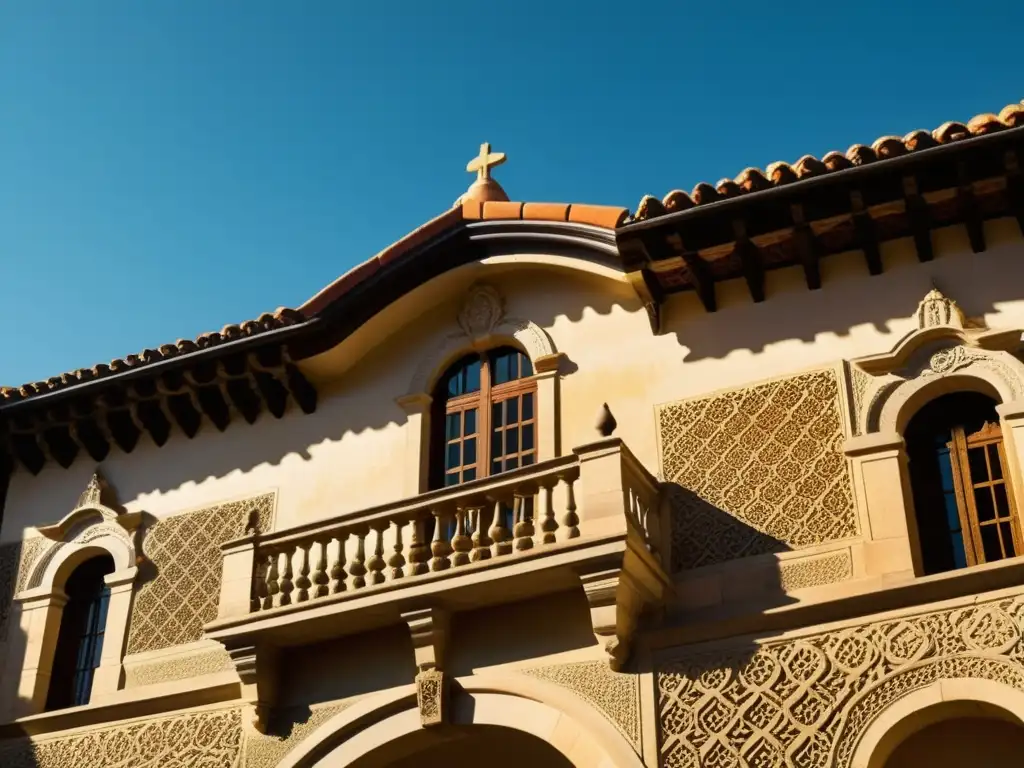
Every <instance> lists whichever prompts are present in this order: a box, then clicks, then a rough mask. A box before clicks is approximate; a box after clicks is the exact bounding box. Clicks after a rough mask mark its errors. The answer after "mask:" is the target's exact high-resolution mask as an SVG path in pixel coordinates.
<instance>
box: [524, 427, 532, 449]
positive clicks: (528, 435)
mask: <svg viewBox="0 0 1024 768" xmlns="http://www.w3.org/2000/svg"><path fill="white" fill-rule="evenodd" d="M523 450H524V451H532V450H533V424H524V425H523Z"/></svg>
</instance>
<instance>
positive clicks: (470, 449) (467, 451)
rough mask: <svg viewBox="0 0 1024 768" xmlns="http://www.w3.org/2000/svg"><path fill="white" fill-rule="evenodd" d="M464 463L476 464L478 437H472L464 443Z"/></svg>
mask: <svg viewBox="0 0 1024 768" xmlns="http://www.w3.org/2000/svg"><path fill="white" fill-rule="evenodd" d="M463 446H464V447H463V449H462V463H463V464H476V438H475V437H471V438H469V439H468V440H467V441H466V442H465V443H463Z"/></svg>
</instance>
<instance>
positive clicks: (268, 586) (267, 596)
mask: <svg viewBox="0 0 1024 768" xmlns="http://www.w3.org/2000/svg"><path fill="white" fill-rule="evenodd" d="M262 559H263V571H264V574H265V577H264V584H263V589H262V590H261V592H262V597H263V604H262V606H261V607H262V608H263V610H266V609H268V608H273V607H274V596H275V595H277V593H278V591H279V589H280V587H279V586H278V584H277V556H276V555H272V554H271V555H267V554H264V555H262Z"/></svg>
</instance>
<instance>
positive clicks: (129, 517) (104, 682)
mask: <svg viewBox="0 0 1024 768" xmlns="http://www.w3.org/2000/svg"><path fill="white" fill-rule="evenodd" d="M141 519H142V514H141V513H140V512H125V511H123V510H122V509H120V508H119V506H118V505H117V502H116V500H115V499H113V497H112V494H111V492H110V489H109V488H108V486H107V484H106V482H105V481H104V480H103V477H102V476H101V475H100V474H99V472H97V473H96V474H94V475H93V477H92V479H91V480H90V481H89V484H88V486H87V487H86V489H85V491H84V492H83V493H82V495H81V496H80V497H79V499H78V503H77V504H76V505H75V508H74V509H73V510H72V511H71V512H70V513H68V514H67V515H65V516H64V517H63V518H62V519H61V520H60V522H58V523H55V524H54V525H49V526H44V527H41V528H39V532H40V533H41V534H42V535H43V537H45V538H46V539H49V540H50V542H51V543H50V545H49V546H48V547H46V548H44V549H43V550H42V552H41V553H40V554H39V556H38V557H37V558H36V560H35V562H33V563H32V564H31V566H30V568H29V572H28V573H29V576H28V581H27V584H26V587H25V589H23V590H22V591H21V592H19V593H18V594H17V595H15V597H14V602H15V612H16V616H17V617H18V624H19V625H20V628H21V632H20V636H19V637H17V638H11V641H10V642H9V643H8V651H7V659H6V663H5V669H6V670H7V672H8V673H9V674H10V675H11V677H15V678H17V679H18V686H17V688H16V689H14V688H12V689H11V690H9V691H7V693H8V695H11V694H13V695H14V700H13V701H11V700H7V701H4V702H3V707H2V719H5V720H6V719H11V718H14V717H22V716H26V715H33V714H38V713H40V712H42V711H43V710H44V707H45V704H46V695H47V692H48V689H49V683H50V670H51V668H52V665H53V654H54V651H55V647H56V642H57V635H58V633H59V630H60V621H61V616H62V614H63V611H64V605H65V604H66V603H67V596H66V595H65V594H64V584H65V582H66V581H67V579H68V577H69V576H70V575H71V573H72V572H73V571H74V570H75V568H77V567H78V566H79V565H81V564H82V563H84V562H85V561H86V560H89V559H90V558H92V557H95V556H97V555H102V554H107V555H110V557H112V558H113V560H114V571H113V573H110V574H108V575H107V576H106V577H105V581H106V583H107V585H108V586H109V587H110V603H109V605H108V610H107V624H106V628H105V636H104V643H103V653H102V656H101V658H100V666H99V668H98V669H97V670H96V674H95V677H94V678H93V684H92V694H91V697H90V704H96V703H102V702H103V701H104V700H107V699H109V697H110V696H111V695H113V694H114V693H116V692H117V691H118V690H119V688H120V687H121V680H122V677H123V673H122V664H121V662H122V657H123V654H124V648H125V641H126V640H127V637H128V621H129V613H130V610H131V601H132V590H133V588H134V585H135V579H136V577H137V575H138V570H139V569H138V552H137V549H136V546H135V540H134V534H135V531H136V529H137V528H138V527H139V524H140V522H141Z"/></svg>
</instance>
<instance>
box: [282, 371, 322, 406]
mask: <svg viewBox="0 0 1024 768" xmlns="http://www.w3.org/2000/svg"><path fill="white" fill-rule="evenodd" d="M284 372H285V376H286V377H287V381H288V391H289V392H291V394H292V397H294V398H295V402H296V403H298V404H299V408H301V409H302V412H303V413H306V414H309V413H314V412H315V411H316V389H315V388H314V387H313V385H312V384H310V383H309V380H308V379H307V378H306V377H305V376H303V375H302V371H300V370H299V369H298V368H297V367H296V366H295V364H294V363H291V362H289V363H287V364H286V365H285V368H284Z"/></svg>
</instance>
